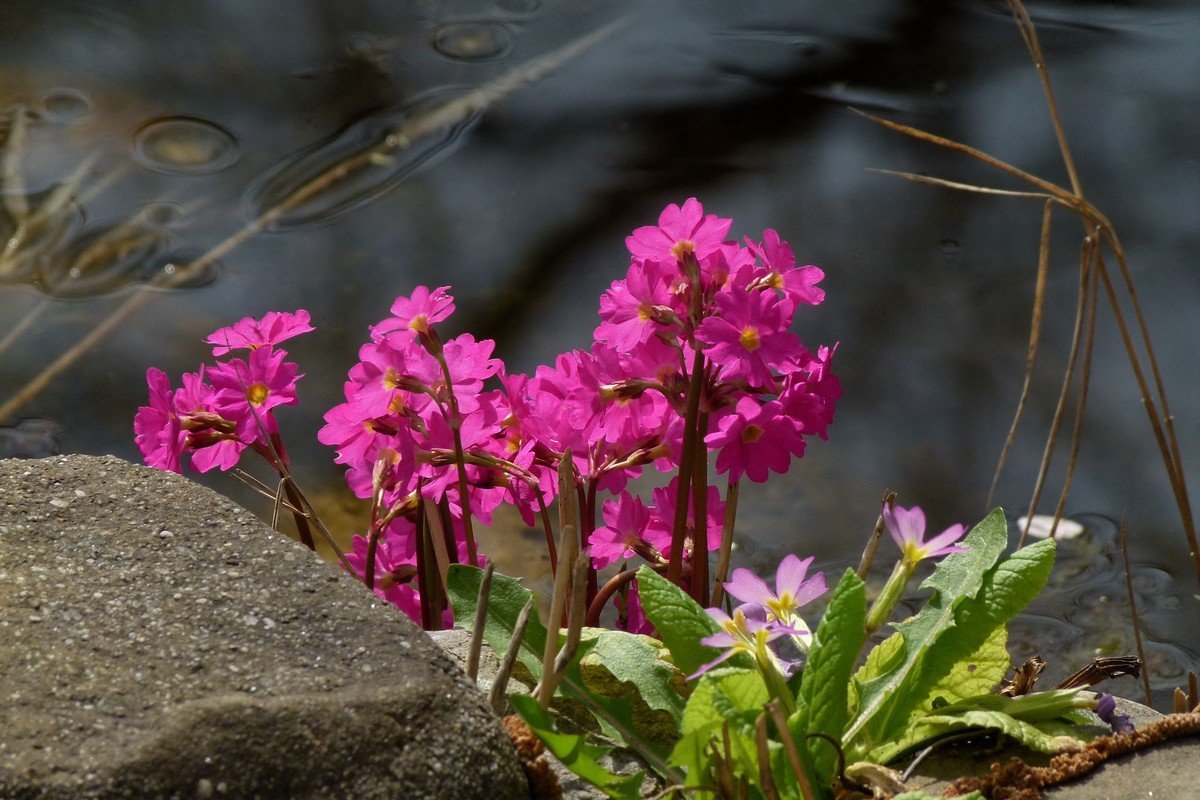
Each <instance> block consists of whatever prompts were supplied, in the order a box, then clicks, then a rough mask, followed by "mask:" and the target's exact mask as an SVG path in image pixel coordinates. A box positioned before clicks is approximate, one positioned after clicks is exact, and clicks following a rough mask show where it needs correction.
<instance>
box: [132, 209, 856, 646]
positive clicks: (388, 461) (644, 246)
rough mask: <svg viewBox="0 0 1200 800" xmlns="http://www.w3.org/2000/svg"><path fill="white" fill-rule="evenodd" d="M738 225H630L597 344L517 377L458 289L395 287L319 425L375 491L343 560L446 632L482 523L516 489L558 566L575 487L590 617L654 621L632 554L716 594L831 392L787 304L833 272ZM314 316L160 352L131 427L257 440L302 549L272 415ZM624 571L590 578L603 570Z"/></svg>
mask: <svg viewBox="0 0 1200 800" xmlns="http://www.w3.org/2000/svg"><path fill="white" fill-rule="evenodd" d="M731 225H732V220H731V219H727V218H721V217H717V216H715V215H712V214H705V213H704V209H703V207H702V206H701V205H700V203H699V202H698V201H696V200H695V199H694V198H693V199H690V200H688V201H687V202H685V203H684V204H683V205H682V206H677V205H669V206H667V208H666V209H665V210H664V211H663V212H662V214H661V215H660V216H659V219H658V224H657V225H649V226H644V227H641V228H638V229H637V230H635V231H634V232H633V233H632V235H630V236H629V237H628V238H627V239H626V245H627V247H628V250H629V254H630V262H629V266H628V268H627V270H626V272H625V277H624V278H623V279H620V280H616V281H614V282H613V283H612V285H611V287H610V288H609V289H608V290H607V291H606V292H604V294H603V296H602V297H601V298H600V315H599V316H600V321H599V324H598V325H597V327H596V329H595V335H594V340H593V341H592V343H591V345H590V347H589V348H588V349H586V350H573V351H571V352H567V353H563V354H562V355H560V356H558V358H557V359H556V360H555V363H554V365H553V366H543V367H539V368H538V369H537V370H535V371H534V373H533V374H532V375H524V374H513V373H509V372H508V371H507V370H506V369H505V368H504V365H503V363H502V362H501V361H500V360H499V359H497V358H494V357H493V349H494V342H492V341H490V340H486V339H485V340H477V339H475V338H474V337H473V336H472V335H471V334H469V333H461V334H458V335H455V336H448V335H447V333H446V329H447V326H448V325H450V324H451V318H452V315H453V312H454V309H455V306H454V300H453V298H452V297H451V295H450V294H449V291H448V290H449V287H444V286H443V287H438V288H435V289H429V288H427V287H423V286H419V287H417V288H416V289H415V290H414V291H413V292H412V293H411V294H410V295H409V296H407V297H400V298H397V300H396V301H395V303H394V304H393V305H392V307H391V313H390V315H389V316H388V317H386V318H385V319H383V320H381V321H380V322H379V323H378V324H376V325H374V326H373V327H372V328H371V329H370V340H369V341H368V342H367V343H366V344H364V345H363V346H362V348H361V349H360V350H359V353H358V363H356V364H355V365H354V366H353V367H352V368H351V369H350V371H349V373H348V375H347V380H346V382H345V401H344V402H343V403H340V404H338V405H337V406H335V407H333V408H332V409H330V410H329V411H328V413H326V414H325V422H326V424H325V426H324V427H323V428H322V429H321V430H320V432H319V433H318V439H319V440H320V441H321V442H322V443H324V444H327V445H329V446H331V447H333V448H334V449H335V450H336V451H337V456H336V461H337V462H338V463H340V464H342V465H344V466H345V468H346V481H347V483H348V484H349V486H350V488H351V489H352V490H353V491H354V493H355V494H356V495H357V496H358V497H360V498H362V499H363V500H364V501H366V502H368V503H369V504H370V510H371V513H370V524H369V526H368V528H367V530H365V531H360V532H356V535H355V537H354V540H353V549H352V552H349V553H347V554H345V555H344V557H343V566H344V567H346V568H347V569H349V570H351V571H353V572H354V573H355V574H356V575H358V576H359V577H360V578H361V579H362V580H363V581H364V582H365V583H366V585H367V586H369V587H371V588H372V589H373V590H374V591H376V593H378V594H380V595H381V596H382V597H384V598H385V599H387V600H388V601H389V602H391V603H393V604H394V605H396V606H398V607H399V608H400V609H401V610H403V611H404V612H405V613H406V614H408V615H409V616H410V617H412V618H413V619H414V620H417V621H418V622H420V623H422V624H423V625H424V626H425V627H426V628H438V627H443V626H445V625H447V624H449V623H450V621H451V618H452V609H451V607H450V604H449V602H448V596H447V593H446V589H447V587H446V576H447V574H448V570H449V567H450V566H451V565H452V564H458V563H465V564H470V565H478V564H480V563H482V559H483V555H482V554H480V553H479V552H478V548H477V544H476V541H475V536H474V525H475V522H476V521H481V522H483V523H485V524H487V523H490V522H491V519H492V515H493V512H494V511H495V510H496V508H497V507H498V506H500V505H501V504H504V503H507V504H511V505H513V506H514V507H515V508H516V509H517V510H518V511H519V512H520V514H521V515H522V517H523V518H524V520H525V522H526V523H527V524H529V525H536V524H540V525H541V527H542V528H543V529H544V533H545V539H546V547H547V550H548V551H549V554H550V557H551V563H552V564H556V563H557V557H556V548H557V544H556V537H555V535H554V532H553V529H552V528H553V526H552V523H551V519H550V513H549V509H550V507H551V505H552V504H553V503H554V502H555V501H556V500H559V499H561V498H560V497H559V495H560V492H561V491H564V490H565V491H567V492H569V493H570V494H572V495H573V496H574V497H575V498H577V500H578V503H577V505H578V511H579V513H578V520H577V524H576V525H575V526H574V529H575V533H576V536H577V539H578V547H579V548H580V549H581V550H583V551H584V552H586V553H587V554H588V556H589V561H588V564H587V576H586V581H587V588H586V598H587V601H588V602H587V609H586V610H587V613H586V617H587V619H588V620H589V621H590V623H591V624H593V625H594V624H596V623H597V621H598V620H599V618H600V616H601V614H602V613H603V611H604V609H605V608H606V607H608V606H610V605H611V606H615V607H616V617H617V624H618V625H619V626H621V627H622V628H625V629H629V630H640V631H649V630H650V625H649V623H648V622H647V621H646V619H645V616H644V614H642V612H641V607H640V603H639V598H638V581H637V580H636V576H637V571H636V569H635V568H633V567H632V566H631V564H632V563H647V564H649V565H650V566H651V567H652V568H653V569H654V570H655V571H657V572H659V573H661V574H664V575H665V576H666V577H667V578H668V579H669V580H670V581H672V582H673V583H675V584H676V585H678V586H681V587H683V588H685V590H686V591H687V592H688V594H689V595H690V596H691V597H693V598H694V599H695V600H696V602H698V603H701V604H703V605H708V604H709V603H710V602H711V601H712V600H713V589H714V579H713V577H710V558H709V554H710V552H712V551H719V554H720V555H719V558H718V559H717V573H718V574H717V575H716V581H715V583H716V588H717V591H718V592H719V591H720V582H721V581H723V580H724V579H725V577H726V575H725V570H727V568H728V563H729V554H730V550H731V547H732V544H733V535H734V528H735V518H736V505H737V494H738V487H739V485H740V483H741V482H742V480H743V479H748V480H750V481H752V482H762V481H765V480H766V479H767V477H768V475H769V474H771V473H782V472H785V471H786V470H787V469H788V468H789V466H790V464H791V462H792V460H793V459H795V458H798V457H800V456H802V455H803V453H804V450H805V446H806V441H807V440H808V439H810V438H811V437H813V436H816V437H820V438H825V437H826V432H827V429H828V426H829V424H830V423H831V422H832V420H833V413H834V407H835V404H836V402H837V400H838V398H839V397H840V395H841V386H840V383H839V382H838V379H837V377H836V376H835V375H834V374H833V371H832V369H831V362H832V359H833V355H834V350H835V348H832V347H824V346H822V347H818V348H817V349H816V351H815V352H813V351H811V350H809V349H808V348H806V347H805V346H804V345H803V344H802V343H801V341H800V339H799V338H798V337H797V336H796V335H795V334H794V333H792V332H791V330H790V329H791V325H792V321H793V317H794V316H795V314H796V312H797V311H799V310H801V309H804V308H807V307H810V306H814V305H817V304H819V303H820V302H822V300H823V299H824V292H823V290H822V289H820V288H819V287H818V283H819V282H820V281H821V280H822V278H823V277H824V274H823V273H822V271H821V270H820V269H818V268H817V267H814V266H798V265H797V263H796V259H795V256H794V255H793V253H792V250H791V247H790V246H789V245H788V244H787V243H786V242H784V241H782V240H781V239H780V237H779V235H778V234H777V233H776V232H775V231H773V230H767V231H765V232H764V233H763V234H762V237H761V238H760V239H757V240H755V239H750V238H747V239H745V240H744V242H742V243H739V242H737V241H734V240H731V239H729V238H728V234H729V230H730V227H731ZM309 322H310V318H309V315H308V313H307V312H305V311H302V310H301V311H297V312H295V313H292V314H288V313H277V312H272V313H269V314H267V315H266V316H265V317H263V318H262V319H260V320H256V319H245V320H242V321H241V322H239V323H238V324H236V325H234V326H232V327H229V328H222V329H221V330H219V331H217V332H215V333H214V334H213V335H211V336H210V337H208V339H207V341H208V343H209V344H211V345H212V346H213V355H214V356H217V357H221V356H228V355H229V354H231V353H238V354H239V356H238V357H235V358H232V359H230V360H226V361H222V362H218V363H217V364H216V365H210V366H207V367H201V368H200V369H199V370H198V371H197V372H194V373H189V374H186V375H184V376H183V380H182V382H183V386H182V388H177V389H173V388H172V387H171V386H170V385H169V382H168V380H167V378H166V376H165V375H164V374H163V373H162V372H161V371H159V370H156V369H151V370H150V371H149V373H148V374H147V381H148V383H149V385H150V404H149V405H148V406H145V407H143V408H142V409H140V410H139V412H138V415H137V418H136V420H135V424H134V427H135V431H136V433H137V444H138V446H139V447H140V448H141V450H142V452H143V453H144V454H145V457H146V460H147V462H148V463H150V464H152V465H154V466H157V467H161V468H163V469H171V470H175V471H180V469H181V467H182V465H183V463H184V462H185V461H188V462H190V464H191V466H192V467H193V468H195V469H197V470H200V471H205V470H209V469H213V468H219V469H222V470H229V469H233V468H234V467H235V466H236V465H237V464H238V462H239V459H240V457H241V455H242V454H243V452H244V451H246V450H248V449H249V450H253V451H254V452H256V453H258V454H259V455H260V456H262V457H263V458H265V459H266V461H267V462H268V464H269V465H270V466H271V467H272V468H273V469H274V470H275V471H276V472H277V473H278V474H279V480H280V483H279V488H278V489H276V490H274V491H272V490H271V488H270V487H267V486H265V485H262V484H258V487H259V488H260V490H261V491H263V492H264V493H266V494H273V495H274V496H275V497H276V498H278V503H277V508H286V509H288V510H290V511H291V512H292V514H293V515H294V516H295V517H296V519H297V522H298V524H299V526H300V528H301V536H302V538H304V540H305V541H306V543H308V544H310V546H311V545H312V534H311V532H310V528H312V527H316V529H317V531H318V532H319V533H323V532H324V530H323V528H322V527H321V526H320V524H319V520H316V519H315V518H314V517H313V515H312V509H311V506H310V505H309V504H308V503H307V501H306V500H305V499H304V496H303V493H302V492H300V490H299V489H298V488H297V486H296V484H295V481H294V480H293V479H292V476H291V473H290V466H289V464H288V460H287V455H286V451H285V449H284V446H283V441H282V438H281V437H280V434H279V428H278V426H277V424H276V421H275V417H274V414H275V409H276V408H277V407H279V406H281V405H290V404H294V403H295V402H296V392H295V382H296V380H297V379H298V377H299V374H298V368H297V366H296V365H295V364H293V363H291V362H289V361H287V360H286V358H287V356H286V353H285V352H284V351H283V350H282V349H280V348H279V345H280V343H282V342H284V341H285V340H287V339H288V338H290V337H292V336H295V335H297V334H299V333H303V332H307V331H310V330H312V328H311V326H310V325H309ZM243 351H244V355H241V354H242V353H243ZM714 456H715V458H714ZM564 462H569V466H570V469H569V470H568V471H567V474H569V475H570V476H571V485H570V486H567V487H565V489H564V487H561V486H560V483H559V481H558V480H557V476H558V474H559V473H560V472H562V467H563V466H564ZM710 462H714V463H715V472H716V475H719V476H722V477H723V481H722V482H723V483H724V487H723V491H722V487H720V486H718V485H715V482H714V479H715V476H713V475H710V469H709V465H710ZM647 467H649V468H651V469H653V470H654V471H656V472H657V473H659V474H660V475H661V476H662V478H661V479H660V480H659V481H658V483H660V484H663V485H661V486H660V487H659V488H657V489H654V490H652V492H651V495H650V497H649V498H642V497H639V496H637V495H635V494H633V493H631V492H630V491H628V490H627V485H628V482H629V481H630V479H631V478H634V477H636V476H638V475H640V474H641V473H642V472H643V470H644V469H646V468H647ZM246 479H247V480H249V478H248V477H247V478H246ZM635 559H636V562H635V561H634V560H635ZM614 566H615V567H616V574H615V575H614V576H612V577H610V578H608V580H606V581H604V583H603V584H601V581H600V580H599V575H598V572H599V570H603V569H606V568H610V567H614ZM608 574H609V573H606V575H608Z"/></svg>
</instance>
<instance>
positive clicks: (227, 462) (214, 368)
mask: <svg viewBox="0 0 1200 800" xmlns="http://www.w3.org/2000/svg"><path fill="white" fill-rule="evenodd" d="M309 322H310V320H309V315H308V312H307V311H297V312H296V313H294V314H287V313H279V312H274V311H272V312H270V313H268V314H267V315H266V316H264V317H263V318H262V319H261V320H254V319H244V320H242V321H241V322H239V323H237V324H236V325H233V326H230V327H228V328H221V329H220V330H217V331H215V332H214V333H213V334H212V335H210V336H209V337H208V338H207V339H206V340H205V341H206V342H207V343H208V344H211V345H212V346H213V355H214V356H222V355H226V354H228V353H231V352H234V351H241V350H245V351H247V353H246V357H245V358H231V359H228V360H226V361H222V362H217V363H216V364H215V365H208V366H205V365H201V367H200V369H199V370H197V371H196V372H188V373H184V375H183V379H182V383H183V385H182V387H180V388H178V389H172V388H171V383H170V380H169V379H168V378H167V376H166V374H164V373H163V372H162V370H159V369H155V368H153V367H151V368H150V369H149V370H148V371H147V372H146V382H147V383H148V384H149V387H150V405H148V406H142V407H141V408H139V409H138V412H137V416H135V417H134V420H133V430H134V434H135V436H134V441H135V442H136V443H137V446H138V449H140V450H141V451H142V455H143V457H144V458H145V459H146V463H147V464H149V465H150V466H152V467H158V468H159V469H166V470H171V471H172V472H181V471H182V465H183V457H184V456H185V455H186V456H188V458H189V460H190V462H191V466H192V468H193V469H195V470H197V471H199V472H207V471H209V470H211V469H213V468H214V467H217V468H219V469H222V470H229V469H232V468H233V467H234V466H235V465H236V464H237V463H238V459H240V458H241V454H242V451H243V450H245V449H246V448H247V447H251V448H254V449H256V450H258V451H260V452H262V453H263V454H264V455H266V456H267V458H268V459H269V460H271V459H274V458H278V457H280V456H282V458H284V459H286V457H287V456H286V453H283V452H282V446H283V445H282V440H280V439H279V428H278V426H277V425H276V423H275V415H274V412H273V409H274V408H276V407H277V406H281V405H289V406H290V405H295V404H296V381H297V380H299V379H300V378H301V377H303V376H302V375H300V374H298V368H297V366H296V365H295V364H294V363H292V362H290V361H285V359H286V358H287V352H286V351H284V350H281V349H279V348H277V347H276V345H278V344H279V343H280V342H283V341H286V340H288V339H290V338H292V337H293V336H298V335H299V334H301V333H307V332H309V331H311V330H313V328H312V326H311V325H310V324H309ZM273 448H274V452H272V449H273ZM285 463H286V462H285Z"/></svg>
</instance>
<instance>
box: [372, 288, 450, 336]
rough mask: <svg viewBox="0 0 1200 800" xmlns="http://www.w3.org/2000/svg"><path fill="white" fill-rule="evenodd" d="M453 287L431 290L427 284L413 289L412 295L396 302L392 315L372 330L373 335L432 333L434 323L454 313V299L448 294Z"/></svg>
mask: <svg viewBox="0 0 1200 800" xmlns="http://www.w3.org/2000/svg"><path fill="white" fill-rule="evenodd" d="M449 288H450V287H449V286H439V287H438V288H436V289H434V290H433V291H430V290H429V288H428V287H427V286H418V287H416V288H415V289H413V293H412V296H411V297H397V298H396V302H394V303H392V316H391V317H389V318H387V319H385V320H384V321H383V322H380V323H379V324H378V325H376V326H375V327H374V328H372V329H371V338H372V339H374V340H375V341H379V340H380V339H382V338H383V337H384V336H387V335H388V334H389V333H393V332H395V331H412V332H413V333H414V334H421V333H428V332H429V329H430V326H431V325H433V323H435V322H441V321H442V320H444V319H446V318H447V317H449V316H450V315H451V314H453V313H454V298H453V297H451V296H450V295H449V294H447V290H448V289H449Z"/></svg>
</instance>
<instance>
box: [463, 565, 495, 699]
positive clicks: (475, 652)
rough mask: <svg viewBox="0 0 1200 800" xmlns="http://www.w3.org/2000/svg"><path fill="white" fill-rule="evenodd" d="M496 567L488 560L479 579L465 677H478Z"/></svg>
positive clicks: (472, 678)
mask: <svg viewBox="0 0 1200 800" xmlns="http://www.w3.org/2000/svg"><path fill="white" fill-rule="evenodd" d="M495 571H496V565H495V564H494V563H493V562H492V560H491V559H488V562H487V566H485V567H484V568H483V576H482V577H481V578H480V579H479V594H478V595H477V596H476V598H475V624H474V625H472V626H471V648H470V650H468V651H467V677H468V678H470V679H471V680H472V681H474V680H475V679H476V678H477V677H478V676H479V653H480V651H482V650H483V629H484V628H486V627H487V612H488V603H489V601H491V599H492V573H493V572H495Z"/></svg>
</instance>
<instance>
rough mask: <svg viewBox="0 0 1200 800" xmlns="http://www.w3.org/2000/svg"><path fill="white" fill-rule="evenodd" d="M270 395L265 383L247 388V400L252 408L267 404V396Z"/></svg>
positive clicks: (254, 384)
mask: <svg viewBox="0 0 1200 800" xmlns="http://www.w3.org/2000/svg"><path fill="white" fill-rule="evenodd" d="M270 393H271V392H270V390H269V389H267V385H266V384H265V383H252V384H250V385H249V386H248V387H246V399H247V400H249V401H250V405H252V406H261V405H262V404H263V403H265V402H267V395H268V394H270Z"/></svg>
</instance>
